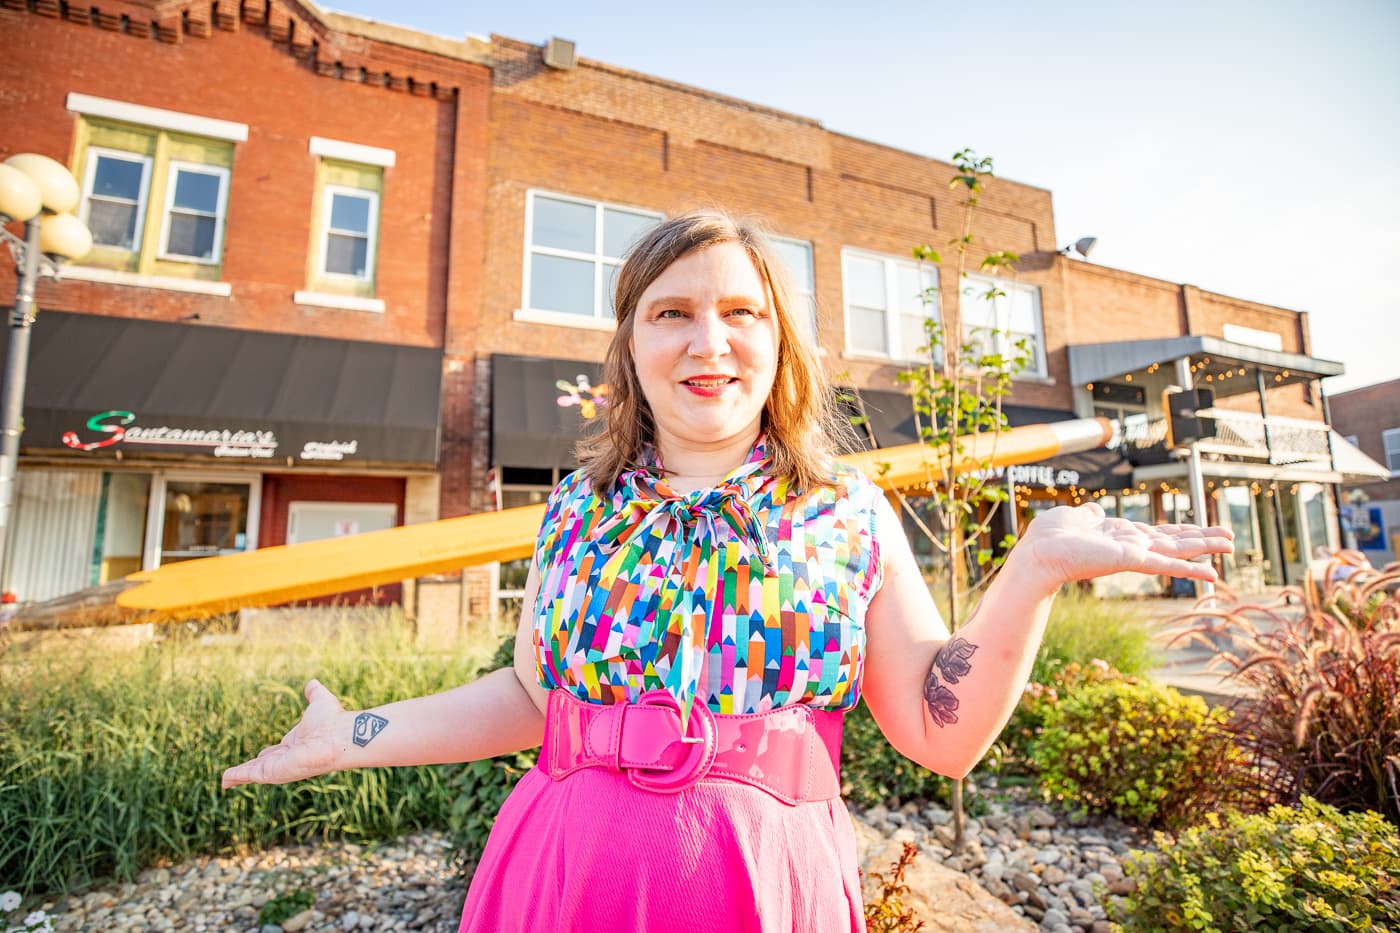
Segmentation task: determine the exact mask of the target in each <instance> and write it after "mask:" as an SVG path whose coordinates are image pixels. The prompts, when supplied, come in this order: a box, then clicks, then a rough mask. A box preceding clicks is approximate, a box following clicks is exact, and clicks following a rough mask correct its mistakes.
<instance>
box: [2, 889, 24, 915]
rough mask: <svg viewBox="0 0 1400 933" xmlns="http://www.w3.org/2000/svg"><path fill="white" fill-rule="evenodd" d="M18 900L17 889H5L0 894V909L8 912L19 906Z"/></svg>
mask: <svg viewBox="0 0 1400 933" xmlns="http://www.w3.org/2000/svg"><path fill="white" fill-rule="evenodd" d="M19 901H20V897H19V892H18V891H6V892H5V893H4V894H0V911H5V912H6V913H8V912H9V911H12V910H14V909H15V908H16V907H18V906H19Z"/></svg>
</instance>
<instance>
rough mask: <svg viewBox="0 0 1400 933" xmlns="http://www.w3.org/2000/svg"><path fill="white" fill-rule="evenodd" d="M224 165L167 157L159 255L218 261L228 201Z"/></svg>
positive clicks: (226, 173)
mask: <svg viewBox="0 0 1400 933" xmlns="http://www.w3.org/2000/svg"><path fill="white" fill-rule="evenodd" d="M228 176H229V172H228V169H226V168H221V167H220V166H217V165H201V164H198V163H195V162H179V161H176V160H174V159H172V160H171V161H170V168H169V182H168V190H167V191H166V195H165V217H164V219H163V220H162V222H161V234H160V253H159V255H160V258H161V259H173V260H177V261H181V262H199V263H204V264H206V265H212V264H215V263H218V262H219V257H220V256H221V255H222V250H223V240H224V215H225V208H226V207H227V205H228Z"/></svg>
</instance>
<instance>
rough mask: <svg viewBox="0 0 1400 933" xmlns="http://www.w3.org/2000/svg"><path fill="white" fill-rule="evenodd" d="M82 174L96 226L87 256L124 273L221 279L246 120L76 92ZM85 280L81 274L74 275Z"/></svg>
mask: <svg viewBox="0 0 1400 933" xmlns="http://www.w3.org/2000/svg"><path fill="white" fill-rule="evenodd" d="M68 109H69V110H70V111H73V112H74V113H77V114H78V115H79V120H78V146H77V159H76V164H75V165H74V174H75V175H76V176H77V177H78V178H79V179H80V181H81V183H82V200H81V203H80V205H79V214H80V216H81V217H82V219H83V220H84V221H85V222H86V223H87V225H88V227H89V228H90V229H91V230H92V236H93V250H92V252H91V253H89V254H88V255H87V256H86V257H84V259H83V260H82V264H83V265H84V266H95V267H99V268H102V269H107V270H111V271H113V272H117V273H138V274H143V275H148V276H164V277H168V278H187V279H206V280H217V279H218V278H219V277H220V266H221V264H222V262H223V245H224V232H225V231H224V227H225V223H226V219H227V216H228V198H229V187H230V181H231V177H232V167H233V153H234V144H235V143H238V142H242V141H243V140H245V139H247V137H248V127H247V126H246V125H245V124H242V123H231V122H229V121H226V120H214V119H210V118H208V117H201V116H195V115H193V114H185V113H179V112H176V111H173V110H162V109H159V108H155V107H144V106H140V105H136V104H128V103H125V102H123V101H116V100H109V99H107V98H100V97H91V96H89V95H86V94H69V95H68ZM75 277H78V276H75Z"/></svg>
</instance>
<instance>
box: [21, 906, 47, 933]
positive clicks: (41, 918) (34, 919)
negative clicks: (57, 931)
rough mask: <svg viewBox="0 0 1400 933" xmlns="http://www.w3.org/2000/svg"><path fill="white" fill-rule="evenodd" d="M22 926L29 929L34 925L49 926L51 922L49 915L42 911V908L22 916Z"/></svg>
mask: <svg viewBox="0 0 1400 933" xmlns="http://www.w3.org/2000/svg"><path fill="white" fill-rule="evenodd" d="M24 926H25V928H26V929H31V930H32V929H34V928H35V927H51V924H50V923H49V915H48V914H46V913H44V912H43V911H42V910H36V911H34V912H33V913H31V914H30V915H29V916H27V917H25V918H24Z"/></svg>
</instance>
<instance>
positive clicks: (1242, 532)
mask: <svg viewBox="0 0 1400 933" xmlns="http://www.w3.org/2000/svg"><path fill="white" fill-rule="evenodd" d="M1221 492H1222V495H1221V509H1220V521H1221V524H1223V525H1225V527H1227V528H1229V529H1230V530H1231V531H1233V532H1234V533H1235V553H1236V554H1239V553H1241V552H1244V551H1253V550H1256V549H1257V548H1258V547H1259V538H1258V536H1257V535H1256V534H1255V525H1254V497H1253V496H1252V495H1250V492H1249V489H1248V487H1245V486H1227V487H1225V488H1224V489H1223V490H1221Z"/></svg>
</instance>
